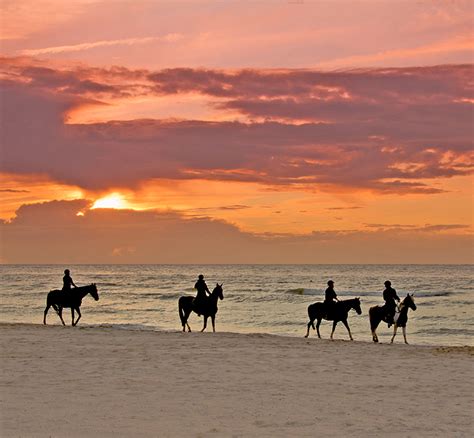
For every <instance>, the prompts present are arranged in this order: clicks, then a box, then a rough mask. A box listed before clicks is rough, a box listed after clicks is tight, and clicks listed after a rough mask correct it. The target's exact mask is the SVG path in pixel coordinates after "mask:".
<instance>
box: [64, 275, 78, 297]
mask: <svg viewBox="0 0 474 438" xmlns="http://www.w3.org/2000/svg"><path fill="white" fill-rule="evenodd" d="M71 286H74V287H77V286H76V285H75V284H74V281H72V277H71V275H70V272H69V269H66V270H65V271H64V277H63V289H62V291H63V292H66V293H69V292H70V291H71Z"/></svg>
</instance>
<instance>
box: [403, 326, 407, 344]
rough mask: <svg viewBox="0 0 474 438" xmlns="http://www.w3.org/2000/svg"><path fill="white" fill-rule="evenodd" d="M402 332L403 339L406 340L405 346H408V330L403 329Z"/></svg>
mask: <svg viewBox="0 0 474 438" xmlns="http://www.w3.org/2000/svg"><path fill="white" fill-rule="evenodd" d="M402 332H403V339H405V344H408V341H407V328H406V327H402Z"/></svg>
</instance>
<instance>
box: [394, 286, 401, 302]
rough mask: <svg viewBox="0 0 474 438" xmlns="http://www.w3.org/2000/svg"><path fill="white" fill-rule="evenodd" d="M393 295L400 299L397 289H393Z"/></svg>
mask: <svg viewBox="0 0 474 438" xmlns="http://www.w3.org/2000/svg"><path fill="white" fill-rule="evenodd" d="M393 295H394V296H395V299H396V300H397V301H400V297H399V296H398V295H397V291H396V290H395V289H393Z"/></svg>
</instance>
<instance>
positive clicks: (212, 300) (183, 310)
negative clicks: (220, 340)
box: [178, 283, 224, 332]
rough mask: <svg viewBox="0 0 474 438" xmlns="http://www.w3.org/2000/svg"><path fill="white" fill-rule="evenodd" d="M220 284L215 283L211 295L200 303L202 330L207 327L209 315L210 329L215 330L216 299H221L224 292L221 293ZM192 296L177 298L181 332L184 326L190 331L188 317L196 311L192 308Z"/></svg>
mask: <svg viewBox="0 0 474 438" xmlns="http://www.w3.org/2000/svg"><path fill="white" fill-rule="evenodd" d="M223 284H224V283H222V284H219V283H216V287H215V288H214V290H213V291H212V292H211V295H210V296H209V297H207V298H206V301H204V302H203V303H202V306H201V308H200V309H199V313H200V314H201V315H203V316H204V326H203V328H202V330H201V332H203V331H204V330H206V327H207V318H209V317H211V321H212V331H213V332H215V331H216V313H217V310H218V309H217V300H218V299H220V300H223V299H224V294H223V293H222V285H223ZM193 302H194V297H193V296H189V295H188V296H182V297H180V298H179V300H178V311H179V318H180V319H181V324H182V325H183V332H185V331H186V330H185V326H187V327H188V332H190V331H191V327H189V324H188V318H189V315H190V314H191V312H193V311H194V312H195V313H198V312H197V311H196V309H195V308H194V304H193Z"/></svg>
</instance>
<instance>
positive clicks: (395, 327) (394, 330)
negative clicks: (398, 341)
mask: <svg viewBox="0 0 474 438" xmlns="http://www.w3.org/2000/svg"><path fill="white" fill-rule="evenodd" d="M397 328H398V326H397V324H393V336H392V339H391V340H390V343H391V344H393V340H394V339H395V336H396V335H397Z"/></svg>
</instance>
